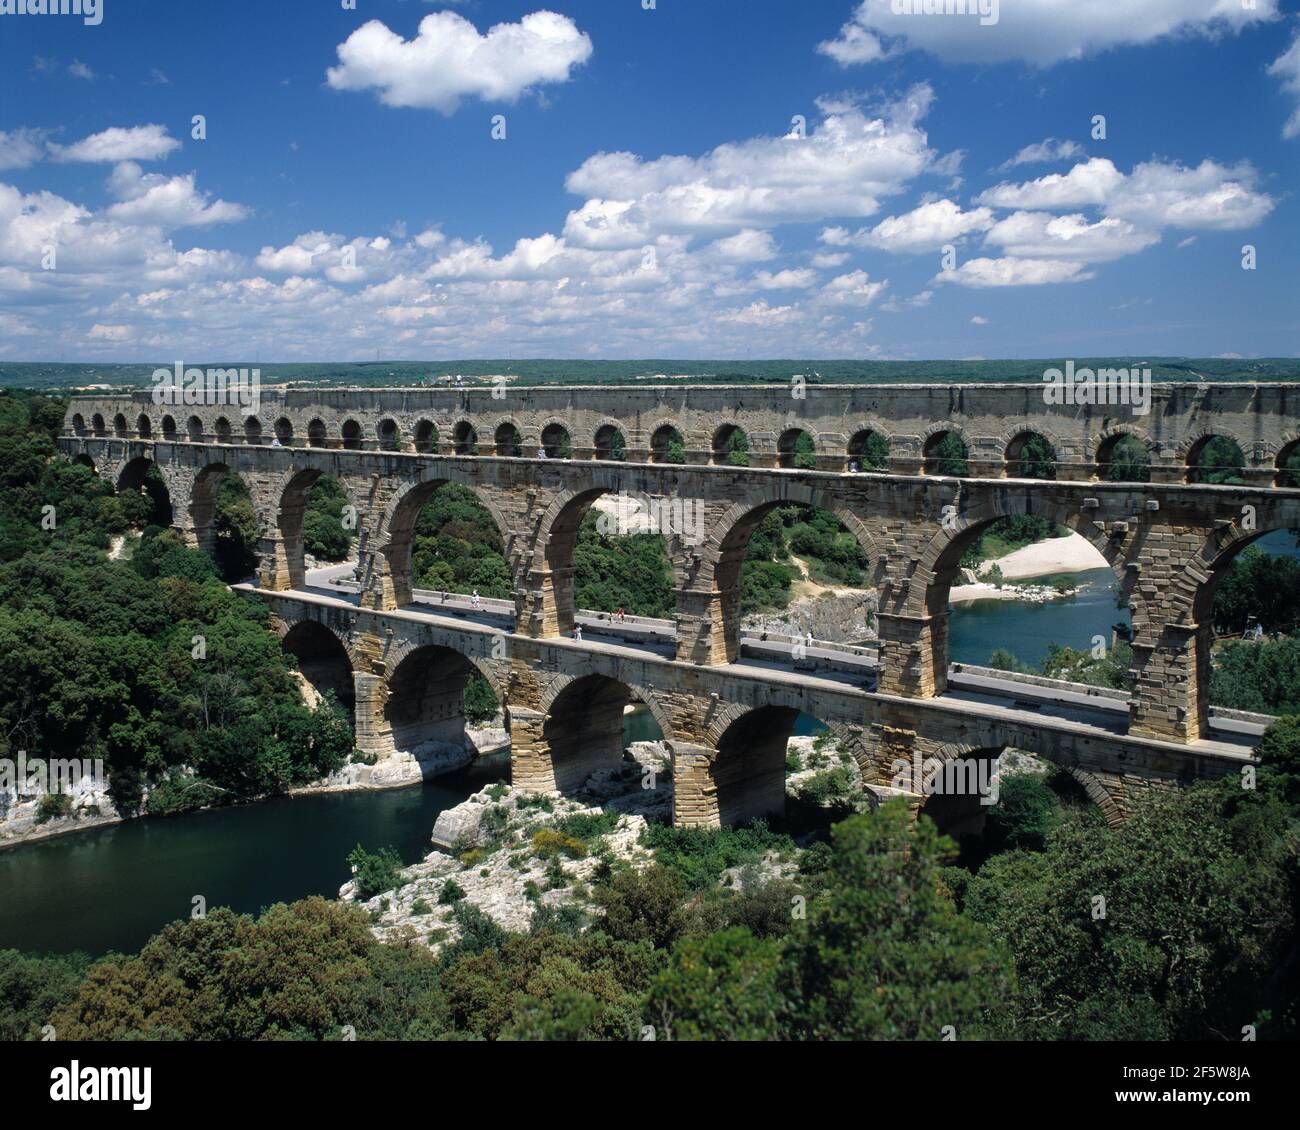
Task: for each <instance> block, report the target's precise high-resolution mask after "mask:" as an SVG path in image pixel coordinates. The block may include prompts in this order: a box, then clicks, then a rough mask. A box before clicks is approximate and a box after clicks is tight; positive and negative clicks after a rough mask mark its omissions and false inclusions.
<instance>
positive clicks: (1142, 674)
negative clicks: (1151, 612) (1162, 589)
mask: <svg viewBox="0 0 1300 1130" xmlns="http://www.w3.org/2000/svg"><path fill="white" fill-rule="evenodd" d="M1213 641H1214V633H1213V631H1212V630H1211V628H1210V627H1209V626H1208V625H1200V624H1165V625H1164V626H1163V627H1162V628H1161V630H1160V636H1159V639H1158V640H1156V642H1154V643H1152V642H1150V641H1149V640H1144V639H1142V638H1140V637H1139V638H1138V639H1136V640H1134V641H1133V698H1132V703H1131V705H1130V709H1129V732H1130V733H1133V734H1144V735H1147V736H1149V737H1156V738H1165V739H1169V740H1173V741H1179V742H1192V741H1197V740H1199V739H1200V738H1203V737H1204V736H1205V735H1206V733H1207V732H1208V730H1209V719H1210V701H1209V699H1210V696H1209V690H1210V647H1211V644H1212V643H1213Z"/></svg>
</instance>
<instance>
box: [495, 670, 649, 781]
mask: <svg viewBox="0 0 1300 1130" xmlns="http://www.w3.org/2000/svg"><path fill="white" fill-rule="evenodd" d="M635 701H641V702H644V703H645V705H646V706H648V707H649V708H650V710H651V713H652V715H653V716H654V717H655V720H656V721H657V722H659V724H660V729H661V730H663V731H664V736H665V737H667V736H668V734H669V731H668V730H666V729H664V727H663V723H662V721H660V718H661V717H662V712H661V711H660V710H659V708H658V704H656V703H654V702H653V700H648V699H646V698H639V696H638V694H637V691H636V690H635V689H634V688H633V687H631V686H629V685H628V684H627V683H625V682H623V681H622V680H620V679H617V678H614V677H612V676H610V675H604V674H598V673H592V674H587V675H578V676H569V675H565V676H561V677H560V678H557V679H553V680H551V682H550V684H549V685H548V686H547V688H546V692H545V695H544V696H543V698H542V701H541V708H542V709H541V713H542V721H541V745H540V748H537V749H534V750H533V751H531V752H532V755H533V760H534V762H535V764H532V765H520V766H519V768H520V773H519V774H518V776H519V778H525V777H526V778H527V779H528V786H527V787H530V788H535V789H536V788H541V789H543V790H544V791H548V792H550V791H556V792H561V793H567V792H573V791H574V790H576V789H579V788H581V787H582V785H583V784H584V783H585V782H586V780H587V778H588V777H590V776H591V775H592V774H593V773H595V772H597V771H599V770H601V769H616V768H618V767H619V766H620V765H622V764H623V749H624V746H623V716H624V711H625V709H626V708H627V707H628V706H630V705H632V704H633V702H635ZM521 783H522V781H521V780H516V784H521Z"/></svg>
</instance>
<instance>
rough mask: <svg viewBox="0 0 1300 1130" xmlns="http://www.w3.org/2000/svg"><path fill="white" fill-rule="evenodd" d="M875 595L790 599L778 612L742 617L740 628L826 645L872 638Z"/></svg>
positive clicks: (828, 594) (849, 594)
mask: <svg viewBox="0 0 1300 1130" xmlns="http://www.w3.org/2000/svg"><path fill="white" fill-rule="evenodd" d="M875 612H876V593H875V591H874V590H866V591H863V592H852V593H829V592H828V593H823V594H822V595H821V596H817V597H806V598H804V599H802V600H793V601H791V602H790V605H789V607H788V608H786V609H785V611H784V612H780V613H761V614H758V615H755V616H748V617H746V618H745V620H744V623H743V627H745V628H747V629H751V630H753V631H757V632H778V633H782V634H785V635H793V636H804V635H807V634H808V633H809V632H812V635H813V639H816V640H824V641H826V642H827V643H857V642H858V641H860V640H867V639H875V637H876V629H875Z"/></svg>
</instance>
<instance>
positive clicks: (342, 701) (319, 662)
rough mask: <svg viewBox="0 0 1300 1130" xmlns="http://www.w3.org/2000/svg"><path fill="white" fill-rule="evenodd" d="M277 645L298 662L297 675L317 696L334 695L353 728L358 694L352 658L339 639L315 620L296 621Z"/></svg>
mask: <svg viewBox="0 0 1300 1130" xmlns="http://www.w3.org/2000/svg"><path fill="white" fill-rule="evenodd" d="M280 646H281V647H283V648H284V650H285V651H286V652H288V653H289V654H290V655H292V656H293V657H294V658H295V659H296V660H297V661H298V671H299V673H300V674H301V675H302V677H303V678H304V679H305V680H306V681H307V682H308V683H310V684H311V686H312V688H313V689H314V690H315V692H316V693H317V694H318V695H320V696H322V697H323V696H324V695H325V694H326V693H329V692H333V694H334V697H335V699H336V700H337V701H338V704H339V705H340V706H341V707H343V709H344V710H345V711H347V715H348V721H349V722H350V723H351V724H352V725H353V727H354V728H355V726H356V720H357V695H356V684H355V682H354V681H353V666H352V657H351V656H350V655H349V654H348V650H347V648H346V647H344V646H343V643H342V641H341V640H340V639H339V638H338V636H336V635H335V634H334V633H333V632H331V631H330V630H329V629H328V628H327V627H325V626H324V625H323V624H319V623H317V622H316V621H315V620H299V621H298V622H297V623H296V624H292V625H290V627H289V629H288V631H286V632H285V633H284V635H283V636H282V637H281V639H280Z"/></svg>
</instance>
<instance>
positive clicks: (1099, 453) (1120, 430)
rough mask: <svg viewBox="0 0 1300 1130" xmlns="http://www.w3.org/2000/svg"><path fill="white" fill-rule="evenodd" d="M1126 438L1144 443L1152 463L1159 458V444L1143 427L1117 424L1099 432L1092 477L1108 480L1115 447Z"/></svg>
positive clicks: (1094, 450) (1094, 449)
mask: <svg viewBox="0 0 1300 1130" xmlns="http://www.w3.org/2000/svg"><path fill="white" fill-rule="evenodd" d="M1126 438H1127V439H1133V440H1136V441H1137V442H1138V443H1140V444H1141V445H1142V447H1143V449H1144V450H1145V451H1146V454H1147V459H1148V461H1149V462H1150V463H1152V464H1154V463H1155V462H1156V460H1157V459H1158V458H1159V455H1160V448H1159V445H1158V444H1156V443H1155V442H1154V441H1153V440H1152V439H1151V437H1150V436H1149V435H1147V433H1146V432H1145V431H1143V430H1142V429H1141V428H1137V427H1133V426H1131V425H1115V426H1114V427H1109V428H1105V429H1104V430H1102V431H1101V432H1099V433H1098V435H1097V442H1096V444H1095V445H1094V447H1093V460H1092V465H1093V470H1092V477H1093V478H1094V479H1096V480H1106V479H1108V478H1109V468H1110V465H1111V461H1112V459H1113V457H1114V453H1115V448H1116V447H1117V446H1118V445H1119V444H1120V443H1121V442H1122V441H1123V440H1124V439H1126ZM1149 477H1150V476H1149V475H1148V478H1149Z"/></svg>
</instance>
